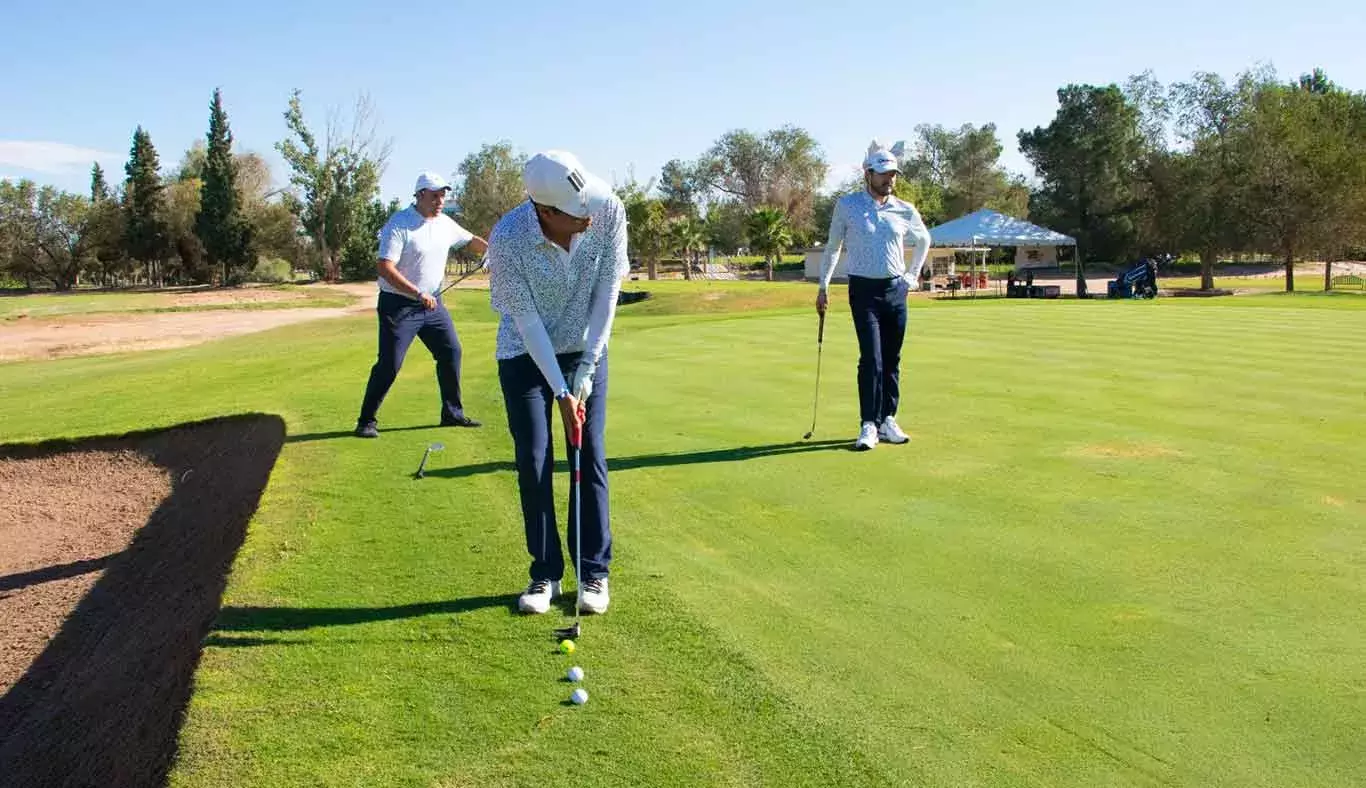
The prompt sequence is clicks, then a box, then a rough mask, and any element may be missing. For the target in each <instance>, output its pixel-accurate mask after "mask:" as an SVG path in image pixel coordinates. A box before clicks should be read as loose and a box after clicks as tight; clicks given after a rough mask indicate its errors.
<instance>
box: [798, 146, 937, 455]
mask: <svg viewBox="0 0 1366 788" xmlns="http://www.w3.org/2000/svg"><path fill="white" fill-rule="evenodd" d="M900 169H901V168H900V167H899V166H898V165H897V161H896V156H895V155H894V154H893V153H892V152H891V151H890V150H887V149H886V148H884V147H883V146H882V145H881V143H879V142H878V141H877V140H873V142H872V144H871V145H869V146H868V154H867V156H865V157H864V160H863V181H864V188H863V189H862V190H860V191H858V192H856V193H854V194H847V195H845V196H843V197H841V198H840V199H839V200H838V201H837V202H836V203H835V210H834V214H833V215H832V216H831V219H830V238H829V241H828V242H827V243H826V247H825V258H824V259H823V260H822V262H821V284H820V292H819V293H818V294H817V295H816V311H817V312H818V313H820V314H822V315H824V314H825V310H826V307H827V306H828V305H829V295H828V290H829V287H830V278H831V277H832V276H833V275H834V273H835V264H836V263H837V262H838V261H839V255H840V248H841V247H846V246H847V247H848V250H849V253H848V261H849V265H848V273H849V309H850V311H852V312H853V317H854V331H855V333H856V334H857V335H858V346H859V361H858V393H859V420H860V422H861V423H860V425H859V436H858V440H857V441H855V442H854V448H856V449H858V450H860V451H867V450H868V449H871V448H873V447H874V446H877V444H878V440H879V439H880V440H883V441H886V442H887V443H905V442H907V441H909V440H910V438H909V437H908V436H907V435H906V433H905V432H903V431H902V429H901V427H900V426H898V425H897V423H896V412H897V405H898V403H899V401H900V398H901V345H902V343H903V341H904V340H905V337H906V297H907V296H908V295H910V291H911V288H912V287H914V286H915V283H916V282H918V281H919V278H920V269H921V267H922V266H924V264H925V258H926V257H927V256H929V253H930V233H929V230H927V229H925V222H924V221H923V220H921V218H920V212H919V211H917V210H916V209H915V206H914V205H911V204H910V203H908V202H906V201H905V200H902V199H900V198H898V197H896V196H895V195H893V194H892V190H893V188H894V187H895V185H896V178H897V175H898V174H899V173H900ZM908 237H909V238H910V239H911V240H912V241H913V242H914V244H915V251H914V252H913V254H912V258H911V263H910V265H909V266H907V265H906V259H905V252H904V251H903V250H904V249H905V244H906V241H907V238H908Z"/></svg>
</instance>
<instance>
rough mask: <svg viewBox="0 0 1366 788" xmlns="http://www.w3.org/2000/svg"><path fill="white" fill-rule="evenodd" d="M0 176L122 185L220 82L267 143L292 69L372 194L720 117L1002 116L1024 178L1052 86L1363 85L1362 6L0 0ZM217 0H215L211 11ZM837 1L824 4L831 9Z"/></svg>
mask: <svg viewBox="0 0 1366 788" xmlns="http://www.w3.org/2000/svg"><path fill="white" fill-rule="evenodd" d="M0 1H2V2H3V5H4V6H5V7H4V9H3V11H2V12H0V18H3V19H4V21H5V23H4V25H3V28H4V35H3V43H0V73H4V74H5V78H4V79H3V80H0V177H6V176H8V177H28V178H33V179H35V180H38V181H40V182H43V183H51V184H54V185H57V186H60V187H62V188H66V189H71V190H77V191H84V190H85V189H86V187H87V185H88V182H89V178H88V173H89V169H90V163H91V161H92V160H96V159H97V160H99V161H101V163H102V164H103V165H104V167H105V169H106V171H107V172H109V174H110V180H111V181H112V180H121V179H122V177H123V173H122V166H123V162H124V161H125V160H126V158H127V152H128V148H129V144H130V139H131V136H132V132H133V129H134V128H135V127H136V126H137V125H138V124H141V125H142V126H143V127H144V128H146V129H147V130H148V131H149V132H150V133H151V135H152V140H153V142H154V143H155V144H156V146H157V149H158V151H159V152H160V154H161V160H162V164H163V166H164V167H169V166H172V165H174V164H175V163H176V161H178V160H179V158H180V156H181V154H182V153H183V152H184V150H185V149H186V148H187V147H189V145H190V144H191V143H192V142H193V141H194V140H195V139H196V138H199V137H202V135H203V134H204V131H205V128H206V126H207V122H208V101H209V98H210V96H211V94H212V91H213V89H214V88H215V87H220V88H222V90H223V96H224V101H225V104H226V106H227V109H228V114H229V119H230V121H231V124H232V128H233V131H234V134H235V135H236V138H237V149H238V150H252V151H256V152H258V153H261V154H262V155H264V156H266V157H267V159H268V160H269V161H270V162H271V164H272V169H273V173H274V176H275V179H276V181H277V183H281V184H282V183H283V182H284V181H285V180H286V178H287V174H286V172H285V168H284V164H283V162H282V160H281V159H280V158H279V156H278V155H277V154H276V153H275V151H274V149H273V145H274V143H275V142H276V141H278V140H280V139H282V138H283V137H284V136H285V133H286V130H285V127H284V121H283V118H282V113H283V112H284V110H285V107H286V104H287V102H288V99H289V94H290V90H291V89H292V88H296V87H297V88H300V89H301V90H302V91H303V101H304V112H305V116H306V118H307V119H308V120H309V122H310V125H311V126H312V127H314V128H315V129H318V128H320V127H321V126H322V124H323V122H324V120H325V118H326V115H327V112H328V110H329V109H331V108H349V107H350V106H351V105H352V104H354V102H355V99H356V97H357V96H358V95H360V94H361V93H367V94H369V96H370V97H371V99H372V100H373V102H374V105H375V108H376V110H377V116H378V120H379V121H380V124H381V132H382V134H383V135H384V136H385V137H389V138H392V141H393V150H392V154H391V157H390V161H389V166H388V169H387V171H386V174H385V177H384V180H383V183H382V190H383V193H384V197H385V198H386V199H387V198H389V197H397V196H403V195H406V194H408V193H409V191H410V189H411V186H412V182H413V179H414V177H415V176H416V174H417V172H418V171H420V170H422V169H428V168H430V169H434V170H437V171H439V172H442V173H446V174H448V175H449V174H450V173H451V172H453V171H454V169H455V168H456V166H457V165H458V164H459V162H460V160H461V159H462V158H464V156H465V155H466V154H468V153H470V152H472V151H474V150H477V149H478V148H479V146H480V145H481V144H483V143H486V142H493V141H497V140H501V139H507V140H510V141H511V142H512V143H513V144H514V145H516V146H517V147H518V148H519V149H521V150H523V151H528V152H531V151H535V150H540V149H545V148H552V147H557V148H563V149H568V150H571V151H574V152H575V153H577V154H578V155H579V157H580V159H582V160H583V162H584V163H585V165H586V166H587V167H588V168H589V169H590V170H593V171H595V172H597V173H599V174H600V175H602V176H603V177H605V178H607V179H609V180H613V179H615V180H618V181H619V180H621V179H623V178H625V177H626V175H627V172H628V171H629V170H632V169H633V170H634V173H635V176H636V177H637V178H639V179H640V180H645V179H647V178H649V177H651V176H653V175H655V174H657V173H658V171H659V168H660V166H661V165H663V164H664V163H665V162H666V161H668V160H669V159H671V158H683V159H692V158H696V157H697V156H698V155H699V154H700V153H702V152H703V151H704V150H706V148H707V147H708V146H709V145H710V144H711V143H712V142H713V141H714V140H715V139H716V138H717V137H718V136H720V135H721V134H722V133H724V132H725V131H727V130H729V129H734V128H747V129H751V130H754V131H764V130H767V129H771V128H775V127H777V126H780V125H783V124H788V123H791V124H796V125H798V126H802V127H804V128H806V129H807V130H809V131H810V132H811V133H812V134H813V135H814V136H815V138H816V139H817V140H818V141H819V142H820V144H821V146H822V148H823V150H824V152H825V155H826V158H827V160H828V161H829V162H830V163H831V164H832V172H831V182H834V181H838V180H844V179H846V178H847V177H848V176H849V175H850V174H852V172H853V171H854V170H853V168H854V167H855V165H856V163H857V162H858V161H859V160H860V157H861V155H862V153H863V150H864V148H865V147H866V146H867V144H868V141H869V139H870V138H872V137H873V136H878V137H881V138H884V139H886V140H887V141H889V142H890V141H892V140H895V139H898V138H903V137H907V136H909V135H910V134H911V132H912V130H913V128H914V127H915V126H916V124H919V123H942V124H945V125H949V126H957V125H959V124H962V123H974V124H981V123H987V122H995V123H996V124H997V128H998V132H999V134H1000V136H1001V138H1002V140H1003V141H1004V142H1005V143H1006V154H1005V156H1004V157H1003V161H1004V163H1005V164H1006V165H1007V166H1008V167H1010V168H1012V169H1014V170H1016V171H1020V172H1027V171H1028V164H1027V162H1026V161H1025V160H1024V159H1023V158H1022V157H1021V156H1020V155H1019V153H1018V151H1017V150H1016V149H1015V134H1016V132H1017V131H1018V130H1020V129H1021V128H1033V127H1034V126H1037V125H1042V124H1046V123H1048V121H1049V120H1050V119H1051V118H1052V116H1053V112H1054V110H1055V109H1056V105H1055V98H1056V96H1055V94H1056V90H1057V89H1058V88H1059V87H1060V86H1062V85H1064V84H1067V83H1069V82H1093V83H1108V82H1112V81H1113V82H1122V81H1123V80H1124V79H1125V78H1126V77H1127V76H1129V75H1130V74H1135V73H1138V72H1141V71H1143V70H1145V69H1152V70H1153V71H1154V72H1155V76H1156V77H1157V78H1158V79H1159V80H1161V81H1163V82H1164V83H1165V82H1172V81H1178V80H1181V79H1185V78H1187V77H1188V76H1189V75H1190V74H1191V73H1192V72H1193V71H1196V70H1205V71H1215V72H1218V73H1221V74H1224V75H1225V76H1232V75H1233V74H1235V73H1237V72H1239V71H1241V70H1244V69H1246V68H1249V67H1251V66H1253V65H1255V64H1257V63H1270V64H1271V65H1273V66H1275V67H1276V68H1277V69H1278V70H1279V71H1280V72H1281V73H1282V75H1284V76H1287V77H1288V76H1293V75H1297V74H1299V73H1301V72H1304V71H1309V70H1311V69H1312V68H1314V67H1316V66H1317V67H1322V68H1324V69H1325V70H1326V71H1327V72H1328V74H1329V76H1330V77H1331V78H1333V79H1334V80H1335V81H1337V82H1338V83H1339V84H1343V85H1345V86H1347V87H1350V88H1353V89H1357V90H1360V89H1366V46H1363V44H1362V41H1361V40H1360V35H1361V33H1362V31H1363V30H1366V12H1363V11H1362V10H1361V8H1362V6H1363V5H1366V4H1362V3H1360V2H1359V0H1358V2H1348V0H1323V2H1319V3H1316V4H1306V5H1305V6H1302V7H1300V6H1295V5H1293V4H1292V5H1287V4H1284V3H1274V4H1273V3H1270V2H1260V1H1254V2H1246V3H1243V4H1241V7H1240V8H1238V9H1237V10H1236V11H1235V10H1223V9H1224V8H1230V7H1231V6H1232V4H1228V5H1224V4H1219V3H1214V2H1203V1H1201V0H1188V1H1187V2H1172V1H1171V0H1154V1H1153V2H1146V3H1129V4H1125V5H1124V6H1123V7H1116V8H1112V9H1105V8H1104V6H1103V5H1102V4H1100V3H1096V2H1079V1H1076V0H1047V1H1046V2H1037V3H1034V4H1032V5H1027V4H1007V3H1003V2H995V1H988V0H975V1H974V0H962V1H960V2H956V3H943V4H940V5H938V6H934V7H923V6H921V5H920V4H913V3H905V4H891V3H888V4H877V5H867V4H864V5H859V4H854V3H815V2H803V1H801V0H794V1H793V2H786V3H774V2H743V1H741V0H729V2H717V1H716V0H687V2H668V3H658V4H656V3H650V2H644V1H643V0H642V2H636V3H632V2H622V3H613V2H596V3H595V2H591V1H585V2H578V3H550V2H541V1H540V0H521V2H518V3H506V2H504V3H463V2H431V3H425V4H422V3H408V4H395V5H392V6H389V7H387V8H386V7H385V6H384V5H383V4H380V3H366V4H361V3H356V2H350V1H349V0H333V1H332V2H327V3H321V2H293V3H291V2H273V3H265V2H256V1H255V0H245V1H244V2H237V3H233V4H225V5H224V6H218V5H216V4H207V3H184V2H177V3H169V2H137V1H136V0H134V1H133V2H129V3H117V4H116V3H108V2H85V1H84V0H75V1H73V2H65V3H43V2H31V1H30V2H22V0H0ZM220 8H226V9H228V10H225V11H220ZM836 9H839V10H836Z"/></svg>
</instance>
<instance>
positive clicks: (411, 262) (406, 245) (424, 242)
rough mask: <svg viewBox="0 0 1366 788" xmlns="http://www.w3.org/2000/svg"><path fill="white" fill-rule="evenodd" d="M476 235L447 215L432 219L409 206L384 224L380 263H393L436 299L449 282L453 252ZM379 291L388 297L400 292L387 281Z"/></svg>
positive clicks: (380, 238) (441, 214)
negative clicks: (444, 285)
mask: <svg viewBox="0 0 1366 788" xmlns="http://www.w3.org/2000/svg"><path fill="white" fill-rule="evenodd" d="M473 238H474V234H473V233H471V232H470V231H469V230H466V229H465V228H464V227H461V226H460V225H459V224H456V222H455V220H454V219H452V218H451V217H449V216H447V215H446V214H444V213H439V214H437V215H436V216H433V217H432V218H430V219H428V218H427V217H425V216H423V215H422V214H420V213H418V212H417V207H416V206H411V205H410V206H408V207H407V208H404V209H403V210H401V211H399V212H398V213H396V214H394V215H393V216H390V217H389V221H387V222H385V223H384V228H383V229H381V230H380V231H379V259H381V260H393V261H394V267H395V268H397V269H398V272H399V273H401V274H403V275H404V276H405V277H407V278H408V281H410V282H412V283H413V284H415V285H417V287H418V289H420V290H421V291H422V292H424V293H430V294H432V295H435V294H436V292H437V291H438V290H440V289H441V283H442V282H443V281H445V279H446V259H447V257H448V256H449V254H450V250H451V249H452V248H456V249H458V248H460V247H462V246H464V245H465V244H467V243H469V242H470V241H471V240H472V239H473ZM379 289H380V290H382V291H384V292H386V293H398V294H399V295H403V296H407V297H409V298H411V296H408V294H407V293H399V291H398V290H397V289H396V288H395V287H394V286H393V285H391V284H389V281H388V280H387V279H385V278H384V277H380V278H379Z"/></svg>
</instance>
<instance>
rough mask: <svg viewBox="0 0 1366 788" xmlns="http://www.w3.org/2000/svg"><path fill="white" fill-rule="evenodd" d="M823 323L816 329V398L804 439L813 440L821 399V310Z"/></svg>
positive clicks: (822, 330) (823, 330)
mask: <svg viewBox="0 0 1366 788" xmlns="http://www.w3.org/2000/svg"><path fill="white" fill-rule="evenodd" d="M820 315H821V325H820V328H818V329H817V330H816V398H815V401H813V402H812V403H811V429H810V431H808V432H807V433H806V434H805V435H803V436H802V440H804V441H808V440H811V436H812V435H813V434H815V432H816V406H817V405H819V404H820V401H821V348H822V347H823V346H824V344H825V313H824V312H821V313H820Z"/></svg>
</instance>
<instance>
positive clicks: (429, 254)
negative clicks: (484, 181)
mask: <svg viewBox="0 0 1366 788" xmlns="http://www.w3.org/2000/svg"><path fill="white" fill-rule="evenodd" d="M450 190H451V187H450V186H449V185H448V184H447V183H446V181H445V179H444V178H442V177H441V176H440V175H437V174H436V173H432V172H424V173H422V174H421V175H419V176H418V179H417V185H416V186H415V187H413V191H414V201H413V204H412V205H411V206H409V207H407V208H405V209H403V210H401V211H399V212H398V213H395V214H394V215H393V216H390V217H389V221H388V222H386V223H385V225H384V228H383V229H381V230H380V231H379V266H378V267H379V290H380V293H379V305H378V306H377V307H376V311H377V312H378V313H379V353H378V358H377V359H376V360H375V365H374V366H373V367H372V368H371V369H370V381H369V382H368V383H367V384H366V386H365V399H364V401H362V403H361V406H360V417H359V418H357V419H356V435H357V436H359V437H361V438H378V437H379V424H378V423H377V422H376V420H375V416H376V414H377V413H378V412H379V406H380V403H381V402H383V401H384V395H386V394H388V393H389V387H390V386H392V385H394V378H396V377H398V371H399V369H400V368H401V367H402V366H403V357H404V356H405V355H406V354H407V352H408V347H409V346H410V345H412V344H413V337H415V336H416V337H417V338H418V339H421V340H422V344H424V345H426V346H427V350H428V351H430V352H431V354H432V358H433V359H435V360H436V381H437V384H438V385H439V386H440V388H441V426H443V427H478V426H479V422H478V421H475V420H474V419H472V418H470V417H469V416H467V415H465V408H464V405H463V404H462V403H461V401H460V338H459V337H458V336H457V335H456V333H455V324H454V323H453V322H451V314H450V312H447V311H446V305H445V304H444V303H442V301H441V293H440V292H439V290H440V288H441V281H442V280H443V279H445V278H446V257H447V254H448V253H449V251H450V250H451V249H452V248H455V249H458V248H460V247H462V246H466V245H468V246H469V248H470V249H471V250H472V251H473V252H474V253H475V254H483V253H484V251H485V250H487V249H488V244H487V243H485V242H484V239H483V238H480V237H478V236H476V235H474V234H473V233H471V232H470V231H469V230H466V229H465V228H464V227H461V226H460V225H458V224H456V222H455V220H454V219H452V218H451V217H449V216H447V215H446V214H444V213H442V212H441V208H442V207H443V206H444V205H445V204H446V195H447V193H448V192H450Z"/></svg>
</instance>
